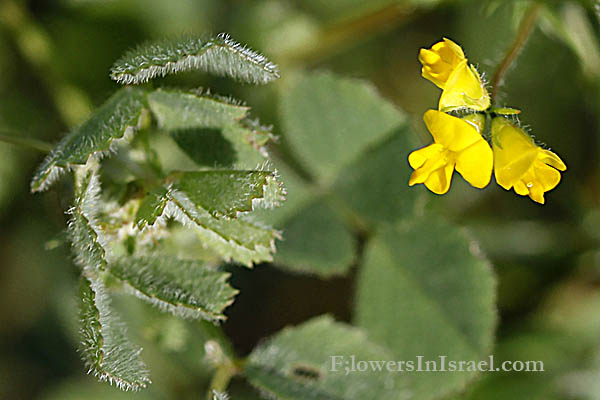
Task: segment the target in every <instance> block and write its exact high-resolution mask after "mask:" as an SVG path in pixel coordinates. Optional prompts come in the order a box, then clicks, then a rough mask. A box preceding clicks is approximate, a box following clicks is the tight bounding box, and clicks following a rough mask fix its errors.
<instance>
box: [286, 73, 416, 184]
mask: <svg viewBox="0 0 600 400" xmlns="http://www.w3.org/2000/svg"><path fill="white" fill-rule="evenodd" d="M281 118H282V123H283V128H284V129H283V132H284V133H285V140H286V141H287V142H288V143H289V144H290V146H291V148H292V150H293V151H294V153H295V155H296V156H297V157H298V158H299V161H300V162H302V165H303V167H304V168H306V170H307V171H308V172H310V173H311V174H312V175H313V177H314V178H315V179H316V180H317V181H319V182H322V183H323V184H328V183H331V181H332V180H333V179H334V178H335V177H336V176H337V175H338V174H339V172H340V171H341V170H342V169H343V167H345V166H346V165H347V164H349V163H350V162H352V161H354V160H355V159H356V158H358V157H359V156H360V155H361V154H362V153H363V152H364V151H365V150H366V149H367V148H368V147H369V146H373V145H375V144H377V143H378V142H380V141H382V140H384V139H385V138H386V137H387V136H388V135H390V134H392V133H394V131H395V130H396V129H397V128H399V127H400V126H402V125H403V124H404V123H405V120H406V118H405V116H404V114H403V113H402V112H400V111H399V110H398V109H397V108H395V107H394V106H393V105H392V104H390V103H389V102H387V101H386V100H384V99H383V98H381V97H380V96H379V94H378V93H377V91H376V90H375V89H374V88H373V86H371V85H369V84H368V83H365V82H361V81H357V80H351V79H345V78H339V77H336V76H335V75H332V74H328V73H318V74H313V75H303V76H300V77H299V78H298V79H296V80H295V81H294V82H293V83H292V85H291V86H290V87H288V88H286V90H285V91H284V92H283V96H282V99H281Z"/></svg>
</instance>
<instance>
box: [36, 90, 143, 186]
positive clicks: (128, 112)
mask: <svg viewBox="0 0 600 400" xmlns="http://www.w3.org/2000/svg"><path fill="white" fill-rule="evenodd" d="M144 105H145V92H144V91H142V90H141V89H138V88H123V89H121V90H119V91H117V92H116V93H115V94H114V95H112V96H111V97H110V98H109V99H108V100H107V101H106V103H104V104H103V105H102V106H101V107H100V108H98V109H97V110H96V111H95V112H94V113H93V114H92V115H91V117H90V118H89V119H88V120H87V121H86V122H84V123H83V124H82V125H81V126H79V127H78V128H76V129H75V130H73V131H72V132H71V133H69V134H68V135H67V136H65V137H64V138H63V139H62V140H61V141H60V142H59V143H58V144H57V145H56V147H55V148H54V150H53V151H52V152H51V153H50V154H49V155H48V156H47V157H46V159H45V160H44V161H43V162H42V164H41V165H40V166H39V167H38V169H37V171H36V173H35V175H34V177H33V180H32V182H31V191H33V192H37V191H42V190H45V189H47V188H48V187H49V186H50V185H51V184H52V183H53V182H54V181H55V180H56V179H57V178H58V177H59V176H60V174H61V173H63V172H64V171H65V170H68V169H70V168H71V167H72V166H73V165H78V164H79V165H83V164H86V163H87V162H88V160H89V159H90V157H92V156H97V157H101V156H104V155H106V154H107V153H109V152H110V151H111V148H112V146H113V144H114V143H115V141H116V140H118V139H126V140H127V139H128V136H130V134H132V133H133V132H134V130H135V129H136V127H137V125H138V124H139V121H140V117H141V115H142V110H143V108H144Z"/></svg>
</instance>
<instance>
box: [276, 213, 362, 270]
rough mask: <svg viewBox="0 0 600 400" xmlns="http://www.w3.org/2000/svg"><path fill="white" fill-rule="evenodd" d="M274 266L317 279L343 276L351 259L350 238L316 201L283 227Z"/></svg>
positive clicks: (341, 224) (351, 238)
mask: <svg viewBox="0 0 600 400" xmlns="http://www.w3.org/2000/svg"><path fill="white" fill-rule="evenodd" d="M282 230H283V232H284V240H282V241H281V243H279V244H278V246H277V254H276V255H275V263H276V264H277V265H278V266H280V267H283V268H285V269H289V270H292V271H296V272H304V273H309V274H315V275H318V276H321V277H329V276H332V275H343V274H345V273H346V272H347V271H348V269H349V268H350V266H351V265H352V261H353V260H354V248H353V247H354V238H353V237H352V235H351V234H350V232H349V231H348V228H347V227H346V225H345V224H344V222H343V221H341V220H340V219H339V217H338V216H336V215H335V212H334V211H333V210H332V209H331V208H329V206H327V205H326V204H325V203H324V202H323V201H316V202H314V203H312V204H310V205H309V206H307V207H305V208H304V209H302V210H300V211H298V213H297V214H296V215H295V216H294V217H292V218H290V219H289V220H288V221H287V222H286V223H285V225H284V226H283V229H282Z"/></svg>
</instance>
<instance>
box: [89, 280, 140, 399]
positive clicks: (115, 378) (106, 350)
mask: <svg viewBox="0 0 600 400" xmlns="http://www.w3.org/2000/svg"><path fill="white" fill-rule="evenodd" d="M87 275H89V276H88V277H82V278H81V285H80V297H81V305H80V307H81V308H80V318H81V329H80V333H81V338H82V341H81V344H82V351H81V354H82V357H83V359H84V361H85V363H86V365H87V367H88V368H89V373H93V374H94V375H95V376H96V377H97V378H98V379H99V380H100V381H108V382H109V383H110V384H113V385H115V386H117V387H118V388H119V389H122V390H138V389H141V388H145V387H146V386H147V385H148V384H149V383H150V378H149V377H148V371H147V370H146V366H145V365H144V362H143V361H142V360H141V359H140V352H141V349H140V348H136V347H135V346H133V345H132V344H131V342H129V340H128V339H127V336H126V332H125V326H124V325H123V323H122V322H121V321H120V320H119V318H118V316H117V315H115V313H114V311H113V310H112V309H111V307H110V299H109V297H108V294H107V293H106V289H105V288H104V286H103V284H102V282H101V281H100V280H99V279H97V278H96V277H94V276H93V275H91V274H87Z"/></svg>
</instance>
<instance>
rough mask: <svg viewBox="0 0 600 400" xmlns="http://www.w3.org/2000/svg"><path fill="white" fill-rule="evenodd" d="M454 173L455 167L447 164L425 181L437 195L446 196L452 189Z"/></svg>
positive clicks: (428, 187)
mask: <svg viewBox="0 0 600 400" xmlns="http://www.w3.org/2000/svg"><path fill="white" fill-rule="evenodd" d="M453 172H454V165H453V164H446V165H445V166H444V167H442V168H439V169H437V170H435V171H433V172H432V173H431V175H429V177H428V178H427V180H426V181H425V186H426V187H427V189H429V190H431V191H432V192H433V193H435V194H444V193H446V192H448V189H450V183H451V182H452V173H453Z"/></svg>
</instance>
